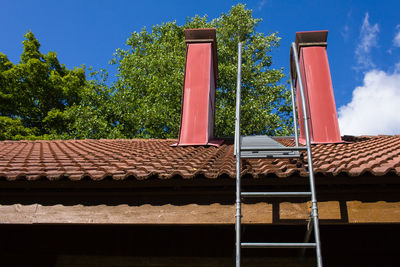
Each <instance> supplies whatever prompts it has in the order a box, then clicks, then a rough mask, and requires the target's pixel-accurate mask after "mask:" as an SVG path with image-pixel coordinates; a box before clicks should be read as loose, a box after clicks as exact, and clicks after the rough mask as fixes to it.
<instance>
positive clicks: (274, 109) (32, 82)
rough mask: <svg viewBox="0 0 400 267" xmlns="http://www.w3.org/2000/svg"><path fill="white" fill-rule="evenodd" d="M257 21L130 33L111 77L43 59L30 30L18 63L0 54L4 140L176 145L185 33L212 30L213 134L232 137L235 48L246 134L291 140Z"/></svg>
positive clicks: (235, 10) (283, 97) (268, 45)
mask: <svg viewBox="0 0 400 267" xmlns="http://www.w3.org/2000/svg"><path fill="white" fill-rule="evenodd" d="M260 21H261V20H260V19H256V18H253V15H252V11H251V10H248V9H246V7H245V6H244V5H241V4H239V5H237V6H233V7H232V9H231V10H230V11H229V12H228V13H226V14H222V15H221V16H220V17H219V18H216V19H213V20H208V18H207V16H204V17H200V16H195V17H193V18H188V19H187V21H186V23H185V24H184V25H177V23H176V22H175V21H173V22H165V23H163V24H161V25H154V26H152V28H151V29H150V30H147V29H146V28H143V29H142V30H141V31H140V32H133V33H132V34H131V36H130V37H129V38H128V40H127V43H126V44H127V48H126V49H117V51H116V53H115V55H114V58H113V59H112V62H111V63H112V64H116V65H117V66H118V74H117V78H118V80H117V81H116V82H114V83H112V84H111V85H110V84H109V83H108V82H107V77H108V75H107V72H106V71H104V70H101V71H91V72H90V74H89V77H90V79H89V80H86V78H85V75H86V74H85V68H84V67H80V68H74V69H73V70H69V69H67V68H66V67H65V66H64V65H63V64H60V63H59V61H58V59H57V54H56V53H55V52H49V53H47V54H42V53H41V52H40V51H39V48H40V43H39V41H38V40H37V39H36V38H35V36H34V35H33V33H32V32H30V31H28V32H27V33H26V35H25V40H24V41H23V53H22V55H21V60H20V62H19V63H18V64H13V63H12V62H10V61H9V60H8V58H7V56H6V55H4V54H2V53H0V140H4V139H35V138H80V139H82V138H148V137H152V138H176V137H177V136H178V131H179V124H180V116H181V97H182V88H183V78H184V67H185V57H186V45H185V40H184V29H193V28H216V29H217V47H218V69H219V80H218V81H217V90H216V136H219V137H225V136H232V135H233V132H234V117H235V115H234V114H235V96H236V72H237V44H238V42H239V41H240V42H243V43H244V48H243V54H242V61H243V64H242V101H243V102H242V122H243V123H242V130H243V133H244V134H268V135H287V134H290V130H291V117H290V116H289V115H290V105H289V102H288V99H289V94H288V90H287V88H286V87H285V86H284V85H282V84H281V80H282V78H283V77H284V75H283V72H282V69H272V68H271V63H272V59H271V55H270V54H271V53H270V52H271V51H272V49H274V48H276V47H278V46H279V40H280V38H279V37H278V36H277V34H276V33H272V34H269V35H265V34H264V33H261V32H258V31H257V26H258V24H259V23H260Z"/></svg>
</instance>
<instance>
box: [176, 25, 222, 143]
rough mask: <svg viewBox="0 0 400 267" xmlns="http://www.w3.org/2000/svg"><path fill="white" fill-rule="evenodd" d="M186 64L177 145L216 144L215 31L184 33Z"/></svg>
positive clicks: (201, 30) (216, 66) (189, 31)
mask: <svg viewBox="0 0 400 267" xmlns="http://www.w3.org/2000/svg"><path fill="white" fill-rule="evenodd" d="M185 39H186V65H185V78H184V86H183V96H182V112H181V113H182V114H181V126H180V131H179V138H178V144H177V145H178V146H188V145H215V146H219V145H220V144H221V143H222V142H223V141H222V140H215V139H214V125H215V87H216V79H217V72H218V65H217V41H216V30H215V29H190V30H185Z"/></svg>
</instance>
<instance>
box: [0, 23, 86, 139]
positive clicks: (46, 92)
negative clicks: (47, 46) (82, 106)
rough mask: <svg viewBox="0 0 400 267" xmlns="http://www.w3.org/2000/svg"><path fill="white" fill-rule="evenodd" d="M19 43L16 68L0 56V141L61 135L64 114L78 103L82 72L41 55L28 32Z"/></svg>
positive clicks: (83, 78) (48, 55) (63, 126)
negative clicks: (19, 58) (20, 46)
mask: <svg viewBox="0 0 400 267" xmlns="http://www.w3.org/2000/svg"><path fill="white" fill-rule="evenodd" d="M22 43H23V53H22V55H21V60H20V62H19V64H16V65H14V64H12V63H11V62H10V61H9V60H8V58H7V56H6V55H4V54H2V53H0V127H1V128H0V138H1V139H21V138H23V137H25V138H34V136H35V135H39V136H41V137H42V138H45V136H43V135H45V134H47V135H48V134H53V135H56V134H60V133H62V132H63V131H64V130H65V128H66V124H67V121H66V119H65V117H64V114H63V112H64V111H65V109H66V108H68V107H70V106H72V105H74V104H75V103H79V102H80V101H81V91H82V89H83V87H84V86H85V83H86V78H85V71H84V69H83V68H75V69H74V70H68V69H67V68H66V67H65V66H64V65H61V64H60V63H59V61H58V59H57V54H56V53H55V52H49V53H47V54H42V53H41V52H40V51H39V47H40V43H39V41H38V40H37V39H36V38H35V36H34V35H33V33H32V32H30V31H28V32H27V33H26V34H25V40H24V41H23V42H22ZM9 127H11V128H9ZM7 133H9V134H7ZM10 134H11V135H10Z"/></svg>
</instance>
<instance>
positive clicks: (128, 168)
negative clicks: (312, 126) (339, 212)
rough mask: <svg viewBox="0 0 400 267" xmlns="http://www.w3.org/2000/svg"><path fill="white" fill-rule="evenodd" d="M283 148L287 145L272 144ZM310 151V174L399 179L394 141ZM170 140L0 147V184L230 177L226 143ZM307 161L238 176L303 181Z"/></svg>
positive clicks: (249, 166) (274, 163)
mask: <svg viewBox="0 0 400 267" xmlns="http://www.w3.org/2000/svg"><path fill="white" fill-rule="evenodd" d="M277 140H278V141H280V142H282V143H284V144H285V145H291V144H293V140H292V139H277ZM345 140H346V143H342V144H326V145H314V146H313V156H314V167H315V172H316V174H320V175H321V174H322V175H326V176H337V175H347V176H360V175H363V174H367V175H368V174H369V175H373V176H383V175H386V174H391V175H392V174H393V175H399V176H400V136H399V135H397V136H370V137H354V138H349V137H347V138H346V139H345ZM174 143H176V140H171V139H169V140H157V139H147V140H144V139H134V140H68V141H60V140H57V141H3V142H0V180H4V179H5V180H24V179H26V180H39V179H48V180H60V179H70V180H80V179H84V178H86V179H87V178H90V179H92V180H102V179H105V178H111V179H114V180H122V179H138V180H141V179H147V178H149V177H157V178H159V179H168V178H171V177H181V178H184V179H190V178H194V177H198V176H203V177H206V178H210V179H214V178H218V177H221V176H224V177H231V178H234V177H235V158H234V156H233V144H232V141H229V140H228V141H225V142H224V144H223V145H221V146H220V147H218V148H217V147H204V146H198V147H193V146H192V147H171V146H170V145H171V144H174ZM306 164H307V159H306V158H305V159H250V160H245V161H244V162H243V172H242V173H243V174H247V175H250V176H252V177H254V178H260V177H266V176H273V177H289V176H295V175H299V174H300V175H301V176H306V175H307V173H306Z"/></svg>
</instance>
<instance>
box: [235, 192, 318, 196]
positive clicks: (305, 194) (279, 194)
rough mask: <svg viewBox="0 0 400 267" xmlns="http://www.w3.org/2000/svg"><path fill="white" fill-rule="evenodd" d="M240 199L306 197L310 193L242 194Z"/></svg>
mask: <svg viewBox="0 0 400 267" xmlns="http://www.w3.org/2000/svg"><path fill="white" fill-rule="evenodd" d="M240 196H242V197H308V196H311V192H242V193H240Z"/></svg>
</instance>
